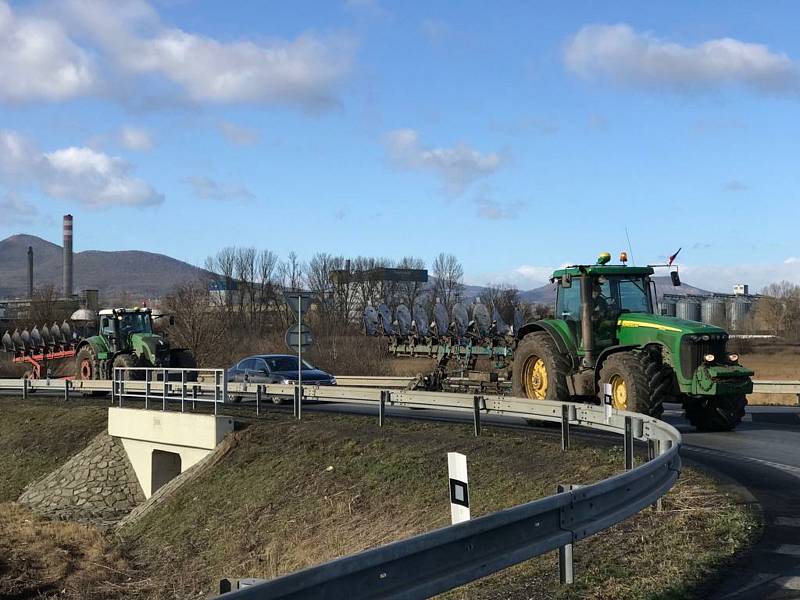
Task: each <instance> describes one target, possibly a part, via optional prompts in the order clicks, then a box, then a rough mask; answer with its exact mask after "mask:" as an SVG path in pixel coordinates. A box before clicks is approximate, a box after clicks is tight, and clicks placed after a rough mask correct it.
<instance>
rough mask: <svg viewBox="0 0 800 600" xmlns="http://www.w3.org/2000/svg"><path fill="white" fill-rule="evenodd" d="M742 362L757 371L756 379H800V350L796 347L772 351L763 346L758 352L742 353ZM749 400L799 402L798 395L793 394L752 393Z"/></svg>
mask: <svg viewBox="0 0 800 600" xmlns="http://www.w3.org/2000/svg"><path fill="white" fill-rule="evenodd" d="M740 362H741V363H742V364H743V365H744V366H745V367H747V368H748V369H752V370H753V371H755V372H756V374H755V377H754V379H766V380H788V381H798V380H800V352H798V351H797V350H795V349H782V350H780V351H777V352H772V351H769V350H768V349H764V348H761V349H759V351H758V352H753V353H750V354H742V356H741V361H740ZM747 401H748V402H749V403H750V404H780V405H790V406H796V405H797V404H798V402H797V396H794V395H792V394H750V395H749V396H748V397H747Z"/></svg>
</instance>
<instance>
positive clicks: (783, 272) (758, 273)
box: [680, 257, 800, 292]
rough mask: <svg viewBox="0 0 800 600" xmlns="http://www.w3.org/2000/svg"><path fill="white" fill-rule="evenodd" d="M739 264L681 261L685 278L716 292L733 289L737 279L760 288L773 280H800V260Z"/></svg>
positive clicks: (683, 278)
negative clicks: (705, 263)
mask: <svg viewBox="0 0 800 600" xmlns="http://www.w3.org/2000/svg"><path fill="white" fill-rule="evenodd" d="M792 258H793V257H790V258H789V259H787V260H785V261H783V262H778V263H751V264H739V265H733V266H732V265H683V264H682V265H681V267H680V273H681V280H683V281H685V282H686V283H688V284H691V285H694V286H697V287H699V288H703V289H706V290H711V291H713V292H731V291H732V290H733V285H734V284H736V283H746V284H749V285H750V289H751V290H754V291H756V292H757V291H759V290H761V289H762V288H764V287H765V286H767V285H769V284H770V283H774V282H777V281H784V280H785V281H791V282H792V283H797V284H800V260H796V259H795V260H792Z"/></svg>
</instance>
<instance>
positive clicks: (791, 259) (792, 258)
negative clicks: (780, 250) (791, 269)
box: [783, 256, 800, 265]
mask: <svg viewBox="0 0 800 600" xmlns="http://www.w3.org/2000/svg"><path fill="white" fill-rule="evenodd" d="M793 263H800V258H798V257H796V256H790V257H789V258H787V259H786V260H785V261H783V264H785V265H791V264H793Z"/></svg>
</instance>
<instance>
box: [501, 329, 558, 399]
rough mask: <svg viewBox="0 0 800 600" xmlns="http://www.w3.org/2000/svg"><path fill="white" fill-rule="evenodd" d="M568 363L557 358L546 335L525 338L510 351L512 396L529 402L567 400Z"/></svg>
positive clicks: (529, 335) (548, 336) (552, 345)
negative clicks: (512, 362)
mask: <svg viewBox="0 0 800 600" xmlns="http://www.w3.org/2000/svg"><path fill="white" fill-rule="evenodd" d="M569 372H570V360H569V358H568V357H567V356H565V355H563V354H561V353H560V352H559V351H558V348H557V347H556V344H555V342H554V341H553V338H551V337H550V334H548V333H546V332H544V331H535V332H533V333H529V334H528V335H526V336H525V337H524V338H523V339H522V341H521V342H520V343H519V345H518V346H517V348H516V349H515V350H514V368H513V372H512V384H513V393H514V396H516V397H518V398H530V399H531V400H561V401H562V402H563V401H566V400H569V390H568V388H567V375H568V374H569Z"/></svg>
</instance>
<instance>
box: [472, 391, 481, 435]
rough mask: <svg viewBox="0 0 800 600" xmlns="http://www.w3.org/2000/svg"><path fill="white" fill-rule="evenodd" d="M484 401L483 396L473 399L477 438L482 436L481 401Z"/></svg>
mask: <svg viewBox="0 0 800 600" xmlns="http://www.w3.org/2000/svg"><path fill="white" fill-rule="evenodd" d="M482 400H483V396H474V397H473V398H472V402H473V413H472V414H473V422H474V424H475V437H478V436H480V434H481V401H482Z"/></svg>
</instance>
